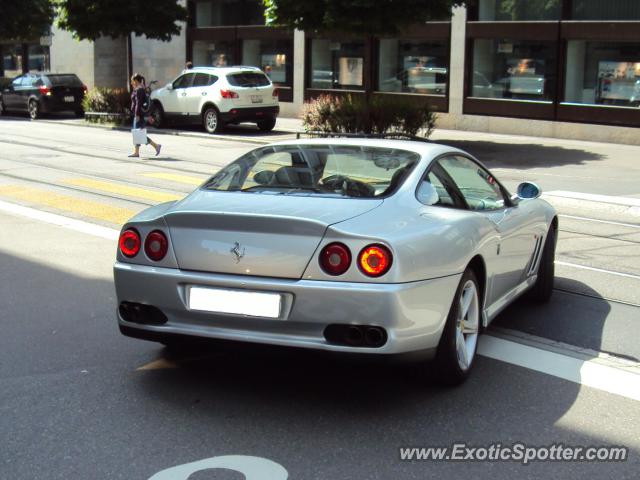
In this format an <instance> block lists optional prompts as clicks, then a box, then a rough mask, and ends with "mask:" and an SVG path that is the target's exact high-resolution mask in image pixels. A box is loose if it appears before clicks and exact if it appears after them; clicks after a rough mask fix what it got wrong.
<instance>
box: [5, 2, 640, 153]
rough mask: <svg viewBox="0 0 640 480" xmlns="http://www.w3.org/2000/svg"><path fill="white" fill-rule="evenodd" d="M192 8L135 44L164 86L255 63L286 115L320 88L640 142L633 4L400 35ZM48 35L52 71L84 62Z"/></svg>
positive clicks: (481, 17)
mask: <svg viewBox="0 0 640 480" xmlns="http://www.w3.org/2000/svg"><path fill="white" fill-rule="evenodd" d="M187 6H188V9H189V12H190V16H189V17H190V20H189V24H188V25H186V26H185V28H183V32H182V34H181V35H180V36H179V37H175V38H174V39H173V40H172V41H171V42H169V43H163V42H153V41H149V40H146V39H141V38H135V39H134V43H133V58H134V70H136V71H141V72H143V73H144V74H145V76H146V77H147V78H148V79H150V78H151V79H157V80H158V81H159V82H161V83H166V82H168V81H170V80H171V79H173V78H174V77H175V76H176V75H177V74H179V72H180V71H181V69H182V68H183V66H184V63H185V61H187V60H190V61H192V62H193V63H194V65H218V66H224V65H240V64H242V65H255V66H258V67H260V68H262V69H263V70H264V71H265V72H267V74H268V75H269V76H270V77H271V79H272V81H273V82H274V83H276V84H277V85H278V87H279V92H280V101H281V110H282V114H283V115H286V116H296V115H298V114H299V113H300V110H301V108H302V105H303V103H304V102H305V101H307V100H309V99H312V98H314V97H317V96H318V95H320V94H322V93H333V94H337V95H341V94H345V93H351V94H356V95H357V94H362V93H364V92H370V93H371V94H373V95H389V96H402V97H409V98H411V99H412V100H414V101H416V102H422V103H427V104H429V105H430V106H431V107H432V108H433V109H434V110H435V111H437V112H438V113H439V115H438V117H439V120H438V126H439V127H441V128H453V129H465V130H476V131H484V132H495V133H510V134H525V135H541V136H551V137H559V138H573V139H588V140H597V141H612V142H621V143H632V144H640V135H638V133H639V130H638V129H637V128H638V127H640V1H638V0H607V1H606V2H605V1H602V0H478V1H477V2H476V4H475V6H474V7H471V8H469V9H465V8H458V9H455V10H454V12H453V16H452V17H451V18H443V19H439V20H438V21H433V22H428V23H425V24H422V25H415V26H413V27H412V28H409V29H407V30H406V31H404V32H403V33H402V34H401V35H398V36H397V37H394V38H391V37H381V36H368V37H358V36H345V35H342V36H338V35H319V34H315V33H310V32H301V31H295V32H291V31H287V30H285V29H281V28H272V27H267V26H265V25H264V17H263V7H262V2H261V1H260V0H190V1H188V2H187ZM53 33H54V34H53V37H52V39H53V40H52V45H51V50H50V53H51V55H50V67H51V68H52V69H54V70H57V71H59V70H61V69H67V70H70V69H72V68H73V67H74V61H73V59H75V61H76V63H75V65H76V66H77V65H78V62H77V59H78V56H77V55H75V54H74V53H73V52H74V51H76V50H77V49H78V48H80V47H78V46H76V47H73V46H72V45H69V44H68V42H67V43H65V42H64V41H63V40H64V35H65V34H64V33H63V32H56V31H54V32H53ZM97 43H98V42H96V45H95V46H94V48H93V53H92V54H91V55H93V56H92V57H91V58H90V60H88V61H87V63H88V64H93V65H94V66H93V67H92V68H93V72H92V73H90V74H88V75H89V76H90V77H91V78H90V79H89V80H86V83H87V84H88V85H92V84H97V85H104V84H107V83H110V82H111V80H109V77H108V74H111V77H114V76H115V77H118V78H119V77H121V74H120V73H119V72H117V68H116V67H115V66H114V65H112V66H109V65H106V66H105V68H104V69H103V70H104V71H105V72H104V73H101V71H100V68H98V66H99V64H100V62H103V63H104V62H106V63H107V64H108V63H109V62H108V57H109V55H110V53H109V52H110V51H111V50H110V48H112V49H113V53H112V56H113V58H114V59H118V58H122V57H121V55H122V53H121V50H119V48H120V47H118V46H117V45H111V46H110V47H109V46H108V45H106V46H105V48H102V49H100V52H98V50H99V49H98V45H97ZM3 51H4V50H3ZM34 52H35V50H34ZM65 52H66V53H65ZM118 52H120V53H118ZM29 53H30V52H29ZM37 55H38V54H37V53H36V54H35V56H34V58H37ZM125 55H126V53H125ZM65 56H66V57H67V58H68V59H70V60H69V61H65V62H63V61H61V60H60V59H61V58H64V57H65ZM119 56H120V57H119ZM4 58H5V66H6V65H7V63H6V62H7V60H6V58H7V57H4ZM29 59H31V55H29ZM12 65H14V66H15V63H14V64H12ZM78 68H79V67H78ZM5 70H6V67H5ZM116 73H117V75H115V74H116ZM103 77H104V78H103ZM106 80H109V81H106Z"/></svg>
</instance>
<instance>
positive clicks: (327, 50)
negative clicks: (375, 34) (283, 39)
mask: <svg viewBox="0 0 640 480" xmlns="http://www.w3.org/2000/svg"><path fill="white" fill-rule="evenodd" d="M310 86H311V88H319V89H351V90H363V89H364V42H362V41H348V42H344V41H343V42H341V41H335V40H328V39H320V38H315V39H313V40H312V41H311V81H310Z"/></svg>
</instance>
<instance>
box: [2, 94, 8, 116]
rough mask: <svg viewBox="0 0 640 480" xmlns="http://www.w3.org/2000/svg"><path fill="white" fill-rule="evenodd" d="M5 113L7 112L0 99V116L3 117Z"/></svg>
mask: <svg viewBox="0 0 640 480" xmlns="http://www.w3.org/2000/svg"><path fill="white" fill-rule="evenodd" d="M5 113H7V110H6V109H5V108H4V102H3V101H2V99H1V98H0V115H4V114H5Z"/></svg>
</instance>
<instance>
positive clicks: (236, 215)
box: [164, 190, 383, 279]
mask: <svg viewBox="0 0 640 480" xmlns="http://www.w3.org/2000/svg"><path fill="white" fill-rule="evenodd" d="M382 203H383V200H380V199H366V200H365V199H348V198H346V199H342V198H326V197H325V198H322V197H319V196H299V195H271V194H251V193H239V192H233V193H232V192H211V191H204V190H199V191H197V192H194V193H193V194H192V195H190V196H189V197H187V198H186V199H184V200H183V201H181V202H179V203H178V204H176V205H175V206H174V207H172V208H171V209H170V210H169V212H167V213H166V214H165V216H164V217H165V221H166V223H167V225H168V227H169V232H170V236H171V240H170V241H171V243H172V245H173V249H174V252H175V255H176V259H177V262H178V267H179V268H180V269H183V270H194V271H202V272H212V273H228V274H234V275H252V276H267V277H278V278H291V279H299V278H301V277H302V274H303V273H304V271H305V269H306V267H307V265H308V263H309V261H310V260H312V257H313V255H314V252H315V251H316V249H317V248H318V245H319V244H320V242H321V240H322V238H323V236H324V233H325V231H326V229H327V227H328V226H329V225H333V224H335V223H339V222H342V221H344V220H348V219H350V218H354V217H357V216H359V215H362V214H364V213H366V212H368V211H370V210H372V209H374V208H376V207H378V206H380V205H381V204H382Z"/></svg>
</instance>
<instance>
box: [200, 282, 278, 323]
mask: <svg viewBox="0 0 640 480" xmlns="http://www.w3.org/2000/svg"><path fill="white" fill-rule="evenodd" d="M281 303H282V295H280V294H278V293H264V292H247V291H244V290H227V289H222V288H207V287H194V286H192V287H191V288H190V289H189V309H190V310H199V311H201V312H212V313H230V314H234V315H248V316H251V317H267V318H278V317H280V308H281Z"/></svg>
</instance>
